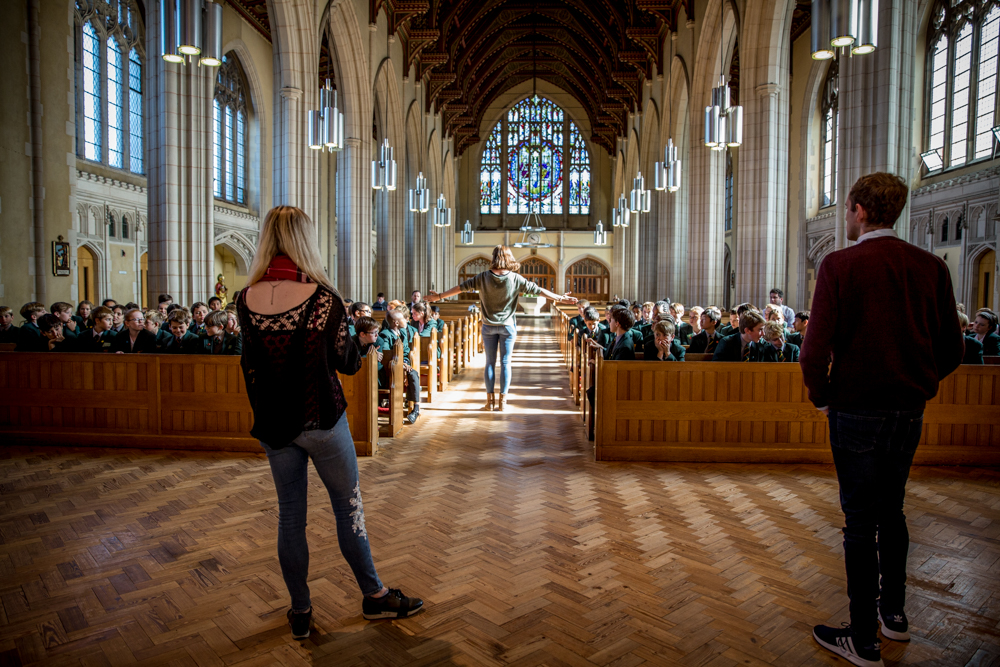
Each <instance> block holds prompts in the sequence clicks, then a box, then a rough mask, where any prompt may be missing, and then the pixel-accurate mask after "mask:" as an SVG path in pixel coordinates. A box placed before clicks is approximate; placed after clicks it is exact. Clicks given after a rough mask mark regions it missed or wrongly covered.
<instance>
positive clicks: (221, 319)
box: [205, 306, 229, 336]
mask: <svg viewBox="0 0 1000 667" xmlns="http://www.w3.org/2000/svg"><path fill="white" fill-rule="evenodd" d="M205 310H208V306H205ZM227 324H229V313H227V312H226V311H224V310H213V311H212V312H210V313H208V314H207V315H206V316H205V333H206V334H208V335H209V336H218V335H219V334H221V333H222V332H223V331H225V330H226V325H227Z"/></svg>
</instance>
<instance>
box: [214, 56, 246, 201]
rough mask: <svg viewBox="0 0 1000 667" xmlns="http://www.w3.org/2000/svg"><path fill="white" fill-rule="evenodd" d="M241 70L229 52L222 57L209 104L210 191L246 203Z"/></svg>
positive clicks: (218, 195) (244, 103)
mask: <svg viewBox="0 0 1000 667" xmlns="http://www.w3.org/2000/svg"><path fill="white" fill-rule="evenodd" d="M245 89H246V86H245V85H244V77H243V69H242V68H241V67H240V63H239V60H238V59H237V58H236V56H235V55H234V54H232V53H227V54H226V55H224V56H223V57H222V66H221V67H220V68H219V74H218V76H217V77H216V79H215V100H214V101H213V104H212V121H213V122H212V125H213V131H214V141H213V142H212V143H213V146H214V153H215V154H214V156H213V157H214V159H213V163H212V164H213V169H212V172H213V176H214V187H213V192H214V193H215V197H216V198H217V199H224V200H226V201H230V202H233V203H236V204H246V200H247V197H246V151H247V146H246V144H247V132H246V126H247V99H246V93H245V92H244V91H245Z"/></svg>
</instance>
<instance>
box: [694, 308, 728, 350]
mask: <svg viewBox="0 0 1000 667" xmlns="http://www.w3.org/2000/svg"><path fill="white" fill-rule="evenodd" d="M721 319H722V313H721V312H720V311H718V310H716V309H714V308H707V309H706V310H705V311H704V312H703V313H702V314H701V332H700V333H698V334H695V335H694V336H692V337H691V344H690V345H688V349H687V351H688V352H690V353H691V354H714V353H715V348H717V347H718V346H719V341H721V340H722V335H721V334H720V333H719V328H718V327H719V323H720V320H721Z"/></svg>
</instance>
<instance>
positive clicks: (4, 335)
mask: <svg viewBox="0 0 1000 667" xmlns="http://www.w3.org/2000/svg"><path fill="white" fill-rule="evenodd" d="M20 340H21V327H15V326H14V325H13V324H12V325H10V326H9V327H7V328H6V329H2V330H0V343H14V344H15V345H17V344H18V343H19V342H20Z"/></svg>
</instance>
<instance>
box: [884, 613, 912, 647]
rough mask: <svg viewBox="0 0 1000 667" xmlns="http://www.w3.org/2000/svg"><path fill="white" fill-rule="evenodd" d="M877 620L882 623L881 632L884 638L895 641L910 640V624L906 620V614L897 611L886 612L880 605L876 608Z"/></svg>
mask: <svg viewBox="0 0 1000 667" xmlns="http://www.w3.org/2000/svg"><path fill="white" fill-rule="evenodd" d="M878 621H879V623H880V624H881V625H882V634H883V635H885V638H886V639H892V640H893V641H897V642H908V641H910V624H909V623H908V622H907V621H906V614H904V613H903V612H902V611H899V612H886V611H885V610H883V609H882V608H881V607H879V609H878Z"/></svg>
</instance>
